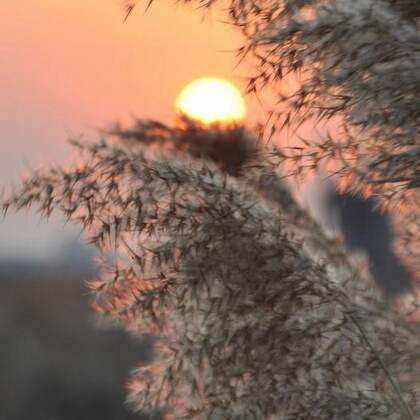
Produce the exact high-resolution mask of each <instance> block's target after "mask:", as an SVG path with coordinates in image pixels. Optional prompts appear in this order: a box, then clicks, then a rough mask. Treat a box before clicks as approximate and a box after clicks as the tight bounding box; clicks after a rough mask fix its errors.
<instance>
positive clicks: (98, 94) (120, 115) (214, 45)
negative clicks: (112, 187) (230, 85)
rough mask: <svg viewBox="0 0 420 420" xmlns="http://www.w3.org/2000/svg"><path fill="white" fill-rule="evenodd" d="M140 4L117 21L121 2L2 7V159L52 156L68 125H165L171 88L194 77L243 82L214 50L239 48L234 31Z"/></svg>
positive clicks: (176, 8) (231, 59) (50, 1)
mask: <svg viewBox="0 0 420 420" xmlns="http://www.w3.org/2000/svg"><path fill="white" fill-rule="evenodd" d="M142 6H143V5H142V4H141V3H140V5H139V7H138V9H136V10H135V12H134V13H133V14H132V15H131V17H130V18H129V19H128V21H127V22H126V23H125V24H123V16H124V13H123V9H122V6H121V1H120V0H71V1H70V0H42V2H40V1H39V0H25V1H23V2H22V1H18V2H4V4H2V13H1V16H0V39H1V44H0V52H1V56H2V66H1V67H0V92H1V101H0V113H1V117H0V118H1V124H0V133H1V148H2V153H1V154H2V155H3V154H7V155H9V157H10V155H14V157H15V159H12V160H13V161H15V160H18V159H19V157H20V158H21V157H23V156H22V152H23V154H24V155H25V156H26V157H27V158H29V157H31V156H32V155H33V153H34V154H35V156H36V158H38V155H39V154H43V153H42V152H45V153H48V154H51V157H52V158H56V157H60V155H61V153H60V151H59V150H58V149H61V147H60V144H61V143H62V142H63V141H64V139H65V137H66V136H67V134H66V133H68V131H72V132H79V131H86V130H88V129H89V128H90V127H98V126H103V125H106V124H107V123H109V122H112V121H114V120H116V119H126V118H127V117H128V116H130V115H133V114H135V115H138V116H141V117H154V118H163V119H166V120H169V121H170V118H171V116H172V114H171V113H172V107H173V104H174V101H175V98H176V96H177V94H178V92H179V91H180V90H181V88H182V87H183V86H185V84H187V83H188V82H189V81H191V80H193V79H195V78H198V77H203V76H218V77H223V78H226V79H230V80H231V81H234V82H235V83H237V84H238V85H241V82H242V80H244V79H243V78H241V76H245V74H246V70H245V69H244V68H241V67H240V68H239V69H238V70H236V71H235V72H234V65H235V56H234V53H231V52H222V51H223V50H232V49H234V48H235V47H237V46H238V45H240V36H239V34H238V33H237V32H236V30H234V29H233V28H231V27H229V26H228V25H225V24H222V23H219V22H218V21H217V17H216V16H214V17H213V19H207V20H205V21H204V22H203V21H202V17H203V14H202V12H200V11H195V10H193V9H192V8H191V7H185V6H181V5H173V4H172V2H168V1H163V0H162V1H156V2H155V3H154V4H153V5H152V7H151V8H150V10H149V12H148V13H146V14H144V13H143V11H144V7H142ZM51 146H54V147H56V148H57V150H56V151H54V150H51ZM28 150H31V152H30V153H28V154H27V153H26V151H28ZM16 163H17V162H16ZM10 169H12V168H10ZM12 172H14V171H12ZM2 175H5V174H2Z"/></svg>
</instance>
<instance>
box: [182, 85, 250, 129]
mask: <svg viewBox="0 0 420 420" xmlns="http://www.w3.org/2000/svg"><path fill="white" fill-rule="evenodd" d="M176 109H177V111H179V112H182V113H183V114H186V115H187V116H188V117H190V118H192V119H194V120H198V121H200V122H202V123H204V124H212V123H232V122H240V121H242V120H243V119H244V118H245V115H246V106H245V101H244V99H243V98H242V95H241V93H240V92H239V90H238V89H237V88H236V87H235V86H233V85H232V84H231V83H229V82H227V81H225V80H223V79H218V78H203V79H198V80H195V81H193V82H191V83H190V84H188V85H187V86H186V87H185V88H184V89H183V90H182V91H181V93H180V94H179V96H178V99H177V100H176Z"/></svg>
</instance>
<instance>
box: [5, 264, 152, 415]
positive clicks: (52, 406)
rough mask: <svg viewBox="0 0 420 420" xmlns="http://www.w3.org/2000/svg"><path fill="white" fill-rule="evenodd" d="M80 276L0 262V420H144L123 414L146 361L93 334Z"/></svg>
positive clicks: (124, 337) (115, 336) (111, 336)
mask: <svg viewBox="0 0 420 420" xmlns="http://www.w3.org/2000/svg"><path fill="white" fill-rule="evenodd" d="M85 278H86V271H83V270H74V269H69V268H68V267H67V269H63V267H61V268H60V267H49V266H42V265H36V264H29V263H28V264H25V263H22V262H19V263H11V262H8V263H5V262H3V263H1V262H0V372H1V373H0V420H128V419H145V418H149V417H144V416H141V415H138V414H137V415H135V414H132V413H131V412H130V411H129V410H128V408H126V407H125V406H124V398H125V384H126V381H127V379H128V377H129V372H130V370H131V369H133V368H135V366H136V364H137V363H138V362H140V361H141V360H144V359H146V358H147V357H150V352H149V351H148V346H147V344H145V343H144V342H141V341H139V340H137V341H136V340H135V339H134V338H132V337H130V336H129V335H128V334H126V333H125V332H123V331H121V330H118V329H116V328H113V329H109V328H108V329H104V328H98V326H96V327H95V326H94V319H95V318H94V314H93V311H92V310H91V309H90V308H89V307H88V296H87V293H86V288H85V286H84V285H83V281H84V279H85Z"/></svg>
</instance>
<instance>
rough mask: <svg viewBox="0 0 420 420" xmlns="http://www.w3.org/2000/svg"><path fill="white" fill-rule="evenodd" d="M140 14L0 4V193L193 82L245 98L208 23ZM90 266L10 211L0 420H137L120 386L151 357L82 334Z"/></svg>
mask: <svg viewBox="0 0 420 420" xmlns="http://www.w3.org/2000/svg"><path fill="white" fill-rule="evenodd" d="M144 8H145V4H143V5H142V4H140V6H139V8H137V9H136V10H135V11H134V13H133V14H132V15H131V16H130V18H129V19H128V20H127V21H126V22H125V23H124V22H123V20H124V10H123V7H122V3H121V2H120V1H118V0H71V1H56V0H43V1H42V2H40V1H39V0H25V1H24V2H11V1H8V2H3V3H2V13H1V14H0V54H1V57H2V65H1V66H0V184H1V185H2V186H4V185H9V184H13V183H15V184H18V182H19V177H20V175H21V174H22V173H24V172H25V171H27V170H29V169H30V168H36V167H39V166H41V165H43V164H46V163H49V164H50V163H52V162H57V163H61V164H66V162H71V160H72V153H73V152H72V150H71V149H70V148H69V146H68V145H67V139H68V138H69V137H75V138H86V139H93V140H94V139H96V138H97V137H98V134H97V130H98V129H100V128H104V127H106V126H108V125H109V124H110V123H112V122H115V121H121V122H129V121H130V119H131V118H132V117H133V116H138V117H141V118H155V119H159V120H162V121H164V122H167V123H170V122H171V120H172V119H173V116H174V115H173V107H174V102H175V98H176V97H177V95H178V93H179V92H180V90H181V89H182V88H183V87H184V86H185V85H186V84H187V83H189V82H190V81H192V80H194V79H197V78H201V77H206V76H214V77H220V78H223V79H226V80H229V81H232V82H233V83H235V84H236V85H237V86H238V87H239V88H244V87H245V84H246V79H245V76H246V75H248V74H249V71H248V69H247V67H246V66H244V65H241V66H239V67H238V68H236V67H235V64H236V63H237V60H236V58H235V54H234V52H233V50H234V49H235V48H236V47H238V46H239V45H240V36H239V34H237V32H236V31H234V29H233V28H232V27H230V26H228V25H226V24H224V23H221V19H222V17H221V16H217V14H215V13H214V12H213V13H212V14H210V15H209V16H207V17H206V18H205V19H203V13H202V12H197V11H195V10H193V8H191V7H183V6H181V5H174V4H173V2H172V1H159V2H156V3H153V4H152V6H151V8H150V9H149V11H148V13H146V14H144V13H143V12H144ZM247 105H248V121H247V123H248V124H249V125H252V124H254V123H255V122H257V121H259V120H263V119H264V109H263V107H262V106H261V105H260V104H259V103H258V101H257V100H256V99H255V98H250V97H248V98H247ZM322 191H324V192H325V191H326V190H325V188H323V187H320V186H319V183H313V184H311V186H310V187H309V188H307V189H306V193H305V196H306V197H307V202H310V204H311V206H312V208H313V210H314V211H315V213H317V214H318V215H321V216H322V215H323V216H324V217H323V218H322V217H321V221H322V220H324V221H328V220H331V218H330V217H328V216H327V217H325V215H326V214H327V210H328V209H327V210H326V209H325V208H324V209H322V208H321V207H322V206H321V207H320V204H319V203H320V197H324V196H323V195H322V194H321V192H322ZM324 195H325V194H324ZM333 195H334V194H333ZM324 198H325V200H324V201H323V203H324V204H325V203H327V202H328V198H327V197H326V196H325V197H324ZM337 203H338V202H337ZM337 203H336V202H334V203H333V202H332V204H331V205H328V206H327V207H328V208H329V209H335V210H334V214H335V216H337V217H338V219H337V220H338V222H337V223H336V224H335V225H334V224H333V225H331V226H330V227H331V228H332V229H341V230H342V231H345V229H344V228H343V226H344V225H343V223H342V222H343V220H348V219H346V217H347V216H343V215H344V213H345V211H347V210H342V209H349V208H350V209H351V207H348V205H344V204H337ZM334 206H335V207H334ZM346 206H347V207H346ZM362 206H363V203H362ZM347 213H348V211H347ZM347 213H346V214H347ZM350 214H355V213H354V212H353V211H352V210H350ZM369 214H372V211H371V209H370V207H369V206H368V208H367V212H366V211H365V213H363V212H362V213H358V215H357V216H356V221H358V222H360V221H363V220H365V222H364V224H363V223H359V225H360V226H359V231H361V232H363V235H365V236H366V232H367V230H366V229H367V226H370V225H371V223H370V222H369V220H371V219H367V217H369V216H368V215H369ZM378 217H379V216H378V214H377V215H376V216H375V217H374V219H375V220H376V219H377V218H378ZM340 221H341V222H340ZM340 223H341V224H340ZM384 223H385V224H383V225H382V227H379V229H382V230H383V231H384V232H385V231H386V230H387V229H388V227H387V222H386V221H385V222H384ZM326 224H327V225H328V223H326ZM348 232H350V234H351V233H352V232H353V233H354V232H356V230H355V229H353V228H348ZM356 233H357V232H356ZM390 234H391V233H390V232H389V231H387V235H388V236H387V237H386V238H385V241H388V242H387V243H389V237H390V236H389V235H390ZM369 235H370V234H368V236H369ZM369 237H370V238H371V239H372V238H374V237H376V236H375V235H373V236H369ZM381 238H382V239H381V241H382V242H383V237H381ZM349 241H350V242H348V244H349V246H350V247H353V248H358V247H359V248H360V247H361V249H365V250H366V246H365V245H363V244H362V245H360V241H359V242H357V241H356V243H354V241H353V242H351V241H352V240H351V239H349ZM363 247H364V248H363ZM93 255H94V251H93V250H92V249H91V248H90V247H89V246H87V245H86V244H85V243H84V242H83V238H82V237H81V236H80V232H79V230H78V229H77V228H76V227H74V226H71V225H65V224H64V223H63V221H62V220H60V218H58V217H57V218H53V220H51V221H49V222H48V223H46V222H45V221H40V219H39V217H38V216H37V215H36V214H35V213H33V212H22V213H20V214H18V215H14V214H9V215H8V216H7V218H5V219H4V220H1V221H0V342H1V347H0V371H1V376H0V418H1V419H7V420H26V419H28V420H70V419H78V420H96V419H98V420H99V419H100V420H117V419H130V418H141V417H139V416H134V415H133V414H130V412H129V411H128V409H126V408H125V407H124V406H123V401H124V394H125V382H126V380H127V378H128V375H129V371H130V370H131V369H133V368H134V367H135V366H136V364H137V363H139V362H140V361H141V360H146V359H147V358H149V357H151V356H150V353H149V350H148V346H147V343H144V342H140V341H138V340H135V339H134V338H132V337H129V336H128V335H127V334H125V333H123V332H122V331H120V330H118V329H116V328H111V327H109V328H104V327H102V328H98V326H97V325H95V324H96V322H95V318H94V315H93V312H92V311H91V310H90V309H89V307H88V296H87V291H86V289H85V286H84V281H85V280H86V279H89V278H91V277H93V276H94V275H95V267H94V265H93V264H92V262H91V259H92V256H93ZM383 271H387V270H383ZM400 274H401V273H400ZM401 275H402V274H401Z"/></svg>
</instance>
